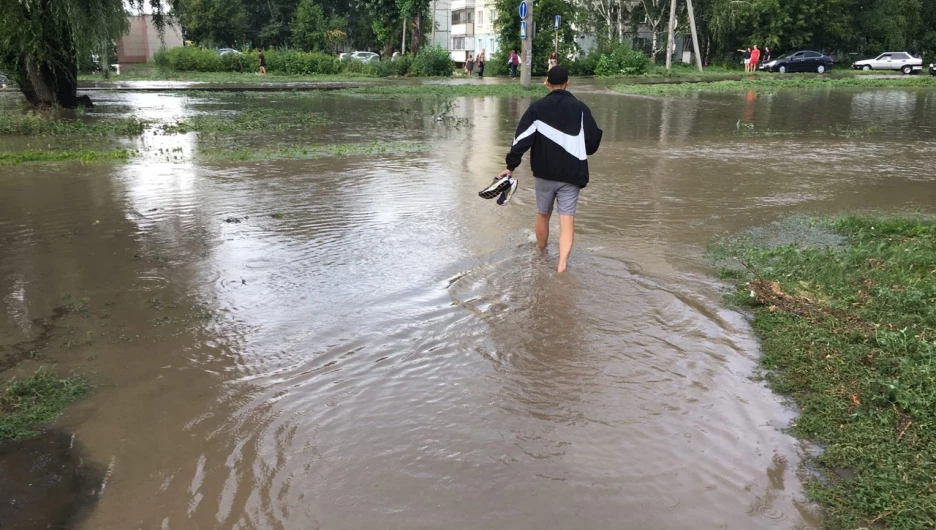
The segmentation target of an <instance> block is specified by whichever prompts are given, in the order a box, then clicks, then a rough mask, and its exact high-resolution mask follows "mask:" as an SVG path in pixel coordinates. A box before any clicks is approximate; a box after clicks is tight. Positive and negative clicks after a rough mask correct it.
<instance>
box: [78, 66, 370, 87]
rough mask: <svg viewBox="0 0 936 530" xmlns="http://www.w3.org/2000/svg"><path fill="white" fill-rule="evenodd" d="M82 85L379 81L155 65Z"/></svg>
mask: <svg viewBox="0 0 936 530" xmlns="http://www.w3.org/2000/svg"><path fill="white" fill-rule="evenodd" d="M78 80H79V81H97V82H103V81H109V82H113V83H119V82H121V81H191V82H205V83H260V82H262V83H277V82H282V83H290V82H292V83H294V82H300V81H305V82H310V81H317V82H340V81H355V82H362V81H368V80H372V81H374V80H377V78H376V77H374V76H371V75H366V74H339V75H277V74H267V75H264V76H261V75H258V74H257V72H248V73H238V72H171V71H165V70H160V69H158V68H156V67H155V66H154V65H152V64H135V65H126V66H125V67H123V68H121V72H120V75H113V74H111V76H110V79H105V78H104V75H103V74H80V75H79V76H78Z"/></svg>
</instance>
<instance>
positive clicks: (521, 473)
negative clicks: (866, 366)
mask: <svg viewBox="0 0 936 530" xmlns="http://www.w3.org/2000/svg"><path fill="white" fill-rule="evenodd" d="M579 94H580V97H581V99H583V100H584V101H586V102H587V103H588V104H589V105H590V106H591V107H592V109H593V111H594V114H595V117H596V119H597V121H598V124H599V126H600V127H602V128H603V129H604V132H605V135H604V142H603V144H602V146H601V150H600V151H599V152H598V154H597V155H596V156H594V157H593V158H592V160H591V161H590V167H591V173H592V184H590V185H589V186H588V187H587V188H586V189H585V190H584V191H583V194H582V198H581V200H580V202H579V215H578V216H577V222H576V225H577V234H576V247H575V250H574V253H573V258H572V260H571V262H570V269H569V271H568V272H567V273H566V274H563V275H557V274H556V272H555V267H556V248H555V246H554V245H555V241H553V245H552V246H551V247H550V248H549V250H548V252H547V253H545V254H541V253H539V252H537V251H536V250H535V248H534V247H535V246H534V244H533V234H532V222H533V217H534V208H535V201H534V197H533V191H532V184H533V182H532V177H531V175H530V173H529V169H528V166H526V164H525V165H524V167H523V168H522V169H520V170H518V171H517V176H518V177H519V179H520V186H521V188H520V190H519V191H518V193H517V194H516V196H515V197H514V199H513V201H512V203H511V204H510V205H509V206H507V207H498V206H496V205H495V204H494V203H493V202H492V201H491V202H489V201H484V200H481V199H479V198H478V197H477V191H478V190H479V189H481V188H482V187H483V186H484V185H486V184H487V183H488V182H489V181H490V179H491V177H492V176H493V175H494V174H496V173H497V172H499V171H500V170H501V169H502V168H503V156H504V153H505V149H506V148H507V146H508V145H509V143H510V141H511V138H512V135H513V130H514V127H515V124H516V122H517V120H518V119H519V116H520V114H521V113H522V112H523V111H524V109H525V108H526V106H527V105H528V104H529V100H524V99H510V98H475V99H457V100H455V101H454V106H453V107H448V106H447V105H440V104H438V102H434V101H431V100H421V99H413V98H392V97H385V98H370V97H361V96H348V95H340V94H316V95H310V96H308V97H302V96H297V97H293V98H279V97H276V96H256V97H251V98H229V99H225V96H223V95H218V96H210V97H209V96H205V97H200V98H196V97H186V96H182V95H177V94H175V95H174V94H119V93H118V94H113V95H107V96H105V95H101V96H99V103H100V105H99V107H98V108H97V109H96V110H95V112H97V113H117V114H119V113H126V112H128V111H129V110H133V111H134V112H136V113H137V115H138V116H141V117H156V118H158V117H165V116H170V115H184V114H187V113H192V112H201V111H206V110H212V109H214V110H218V109H225V108H244V107H247V106H250V107H255V108H280V109H283V108H290V105H304V106H307V107H309V108H313V109H315V110H316V111H317V112H320V113H321V114H322V115H323V116H324V117H326V118H328V120H329V122H330V125H328V126H325V127H322V128H320V129H318V130H314V131H312V132H308V131H306V132H303V133H292V132H289V131H276V132H272V133H252V132H250V131H241V132H237V133H232V134H229V135H224V136H223V137H218V136H217V135H215V136H213V137H209V135H204V136H203V137H199V136H198V135H196V134H192V133H190V134H184V135H160V134H149V135H147V136H146V137H145V139H144V140H142V141H140V142H141V143H140V144H139V145H140V146H141V147H145V148H146V151H145V153H144V154H143V155H141V157H140V158H138V159H136V160H135V161H131V162H130V163H128V164H126V165H119V166H100V165H98V166H88V167H82V166H80V165H56V166H35V165H33V166H18V167H12V168H3V170H2V173H3V175H2V177H0V243H2V247H0V310H2V313H3V316H2V318H0V337H2V344H3V346H4V347H5V353H7V354H8V355H14V354H15V352H16V351H19V350H23V349H25V348H29V349H33V348H41V352H42V359H44V360H52V361H54V362H56V363H57V369H58V370H59V371H60V372H62V373H64V372H68V371H75V372H79V373H86V374H91V379H92V382H93V383H94V385H95V390H94V392H93V394H92V395H91V396H90V397H88V398H85V399H83V400H82V401H80V402H78V403H76V404H74V405H72V406H71V407H70V408H69V409H68V412H67V414H66V416H65V417H64V418H63V419H62V420H61V421H60V422H59V424H58V428H60V429H61V430H62V431H64V432H66V433H72V434H74V439H73V443H74V446H75V448H74V450H75V451H78V452H80V455H81V461H82V462H87V463H89V464H88V465H92V466H93V467H94V469H95V473H96V475H95V476H97V478H98V479H100V484H99V485H98V486H97V487H96V489H95V491H94V493H95V495H94V496H95V498H96V499H97V500H96V501H95V502H94V504H93V506H90V507H86V509H85V510H82V512H81V513H82V515H81V517H80V518H79V519H76V520H74V521H73V523H74V526H75V527H76V528H80V529H96V530H108V529H115V530H116V529H130V528H146V529H149V528H159V529H164V530H168V529H231V528H234V529H295V528H303V529H306V528H308V529H312V528H323V529H364V528H381V529H383V528H399V529H421V528H425V529H431V528H442V527H446V528H464V529H469V528H478V529H488V528H504V529H520V528H530V529H534V528H535V529H540V528H557V529H564V528H596V529H597V528H609V529H610V528H635V529H637V528H639V529H653V528H661V529H662V528H666V529H670V528H731V529H735V528H751V529H758V528H814V527H815V526H816V525H817V524H818V523H817V521H818V519H817V517H816V510H815V508H813V507H810V506H809V505H808V504H807V503H806V502H805V501H804V500H803V491H802V486H801V483H800V479H799V477H798V473H797V469H798V466H799V461H800V455H801V453H802V451H803V450H804V449H803V448H802V447H801V446H800V445H799V444H798V442H797V441H796V440H794V439H793V438H791V437H789V436H787V435H786V434H785V433H783V432H782V429H783V428H784V427H785V426H787V425H788V424H789V422H790V421H792V420H793V417H794V414H793V412H792V411H791V410H790V409H789V408H788V407H785V406H784V405H783V404H782V402H781V398H779V397H777V396H775V395H773V394H771V393H770V392H769V391H768V390H767V389H766V388H765V387H764V384H763V383H762V382H759V381H757V380H756V378H755V377H754V375H755V369H756V360H757V357H758V355H759V352H758V344H757V341H756V339H755V337H754V336H753V334H752V331H751V329H750V327H749V326H748V324H747V322H746V320H745V318H744V317H743V316H742V315H740V314H738V313H736V312H734V311H732V310H730V309H728V308H726V307H725V305H724V303H723V300H722V296H723V286H721V285H720V284H719V283H718V282H717V281H715V280H713V279H712V277H711V272H712V271H711V270H710V268H709V265H708V263H707V261H706V259H705V257H704V248H705V245H706V244H707V243H708V242H709V241H710V240H711V238H712V237H713V236H716V235H718V234H721V233H724V232H726V231H736V230H739V229H744V228H746V227H751V226H756V225H762V224H764V223H768V222H771V221H773V220H776V219H780V218H784V217H787V216H790V215H794V214H799V213H821V214H834V213H836V212H844V211H852V210H855V209H893V208H922V209H925V210H928V211H932V210H933V209H934V207H936V193H934V185H936V184H934V180H936V176H934V172H933V169H932V168H933V167H934V162H936V160H934V155H933V153H934V152H936V150H934V147H936V92H934V91H903V90H875V91H833V92H827V91H820V92H783V93H778V94H773V95H756V96H755V95H754V94H753V93H751V94H741V95H710V96H695V97H690V98H685V99H654V98H639V97H626V96H620V95H615V94H610V93H605V92H602V91H601V90H600V89H597V88H592V89H588V88H587V87H586V88H585V89H583V90H581V91H580V92H579ZM134 109H135V110H134ZM437 118H442V119H441V121H440V120H438V119H437ZM453 118H463V119H467V120H468V123H467V124H466V123H465V122H464V121H455V120H454V119H453ZM297 141H316V142H318V143H322V144H325V143H337V142H374V141H380V142H388V141H407V142H416V143H421V144H423V145H424V147H425V148H424V149H421V150H419V151H417V152H408V153H402V154H400V153H398V154H393V153H390V154H368V155H362V156H350V157H334V158H320V159H315V160H261V161H252V162H225V161H217V160H215V161H212V160H210V159H208V158H206V157H204V156H202V154H203V153H205V152H209V151H210V150H212V149H214V148H216V146H218V145H230V144H233V145H237V146H247V147H249V148H256V149H258V150H262V149H264V148H265V147H264V146H267V147H269V146H275V145H284V144H288V143H295V142H297ZM11 142H12V141H11ZM160 148H161V149H163V150H164V151H163V153H161V154H158V155H156V154H153V153H154V152H157V153H158V149H160ZM165 153H172V155H171V156H170V155H165ZM274 214H276V215H274ZM553 230H554V234H553V235H554V238H555V235H556V233H557V231H558V227H557V226H554V227H553ZM66 294H67V295H69V296H70V297H71V298H69V299H66V300H65V301H63V296H64V295H66ZM83 298H86V299H87V301H85V302H80V303H79V306H80V307H77V308H76V306H75V301H76V300H81V299H83ZM63 304H71V309H72V311H70V312H69V313H63V312H62V311H58V312H56V308H57V307H61V306H63ZM14 343H20V344H19V346H17V347H16V348H14V347H13V344H14ZM17 348H18V350H17ZM11 352H12V353H11ZM42 359H41V360H40V361H34V360H23V361H22V362H19V363H18V364H17V365H16V366H15V367H14V368H12V369H11V373H22V374H26V373H30V372H31V371H32V370H35V367H36V366H38V365H39V363H40V362H41V361H42ZM7 375H9V374H7ZM14 480H15V478H14ZM7 527H8V526H4V528H7Z"/></svg>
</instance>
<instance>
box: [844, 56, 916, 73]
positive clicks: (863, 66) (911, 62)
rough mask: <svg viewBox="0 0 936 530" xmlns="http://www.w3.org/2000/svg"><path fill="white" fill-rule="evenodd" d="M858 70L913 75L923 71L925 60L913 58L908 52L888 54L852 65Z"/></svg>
mask: <svg viewBox="0 0 936 530" xmlns="http://www.w3.org/2000/svg"><path fill="white" fill-rule="evenodd" d="M852 68H854V69H856V70H899V71H901V72H903V73H904V74H912V73H913V72H919V71H921V70H923V59H919V58H917V57H913V56H912V55H910V54H909V53H907V52H886V53H882V54H881V55H878V56H877V57H875V58H874V59H865V60H863V61H856V62H855V64H853V65H852Z"/></svg>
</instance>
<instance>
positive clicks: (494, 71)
mask: <svg viewBox="0 0 936 530" xmlns="http://www.w3.org/2000/svg"><path fill="white" fill-rule="evenodd" d="M509 54H510V50H508V49H507V48H501V49H499V50H497V51H496V52H494V53H493V54H491V56H490V57H488V60H487V63H485V65H484V75H486V76H492V77H493V76H498V75H507V74H509V73H510V67H509V66H507V56H508V55H509Z"/></svg>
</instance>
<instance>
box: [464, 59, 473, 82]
mask: <svg viewBox="0 0 936 530" xmlns="http://www.w3.org/2000/svg"><path fill="white" fill-rule="evenodd" d="M472 73H474V56H472V55H471V54H470V53H469V54H468V60H467V61H465V75H467V76H468V77H471V74H472Z"/></svg>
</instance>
